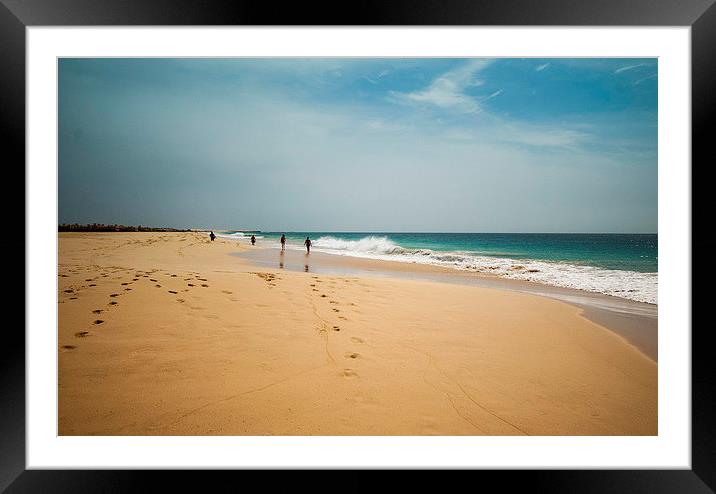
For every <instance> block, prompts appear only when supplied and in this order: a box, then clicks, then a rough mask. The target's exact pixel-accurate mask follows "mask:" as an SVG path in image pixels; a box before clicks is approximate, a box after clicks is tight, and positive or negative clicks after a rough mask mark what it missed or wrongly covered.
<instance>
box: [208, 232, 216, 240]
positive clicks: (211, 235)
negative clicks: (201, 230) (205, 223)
mask: <svg viewBox="0 0 716 494" xmlns="http://www.w3.org/2000/svg"><path fill="white" fill-rule="evenodd" d="M209 238H210V239H211V241H212V242H213V241H214V239H215V238H216V235H214V232H211V233H209Z"/></svg>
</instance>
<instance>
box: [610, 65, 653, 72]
mask: <svg viewBox="0 0 716 494" xmlns="http://www.w3.org/2000/svg"><path fill="white" fill-rule="evenodd" d="M645 65H646V64H645V63H638V64H636V65H626V66H624V67H620V68H618V69H617V70H615V71H614V73H615V74H621V73H622V72H626V71H627V70H632V69H636V68H639V67H644V66H645Z"/></svg>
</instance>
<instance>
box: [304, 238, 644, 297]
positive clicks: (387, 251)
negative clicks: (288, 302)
mask: <svg viewBox="0 0 716 494" xmlns="http://www.w3.org/2000/svg"><path fill="white" fill-rule="evenodd" d="M294 247H297V246H294ZM313 247H314V249H315V250H317V251H321V252H326V253H329V254H337V255H344V256H353V257H365V258H370V259H385V260H391V261H402V262H412V263H420V264H431V265H435V266H446V267H451V268H455V269H460V270H466V271H474V272H480V273H490V274H493V275H496V276H500V277H504V278H511V279H516V280H525V281H533V282H538V283H543V284H547V285H552V286H559V287H565V288H576V289H579V290H585V291H589V292H597V293H603V294H606V295H613V296H616V297H621V298H625V299H629V300H635V301H638V302H647V303H650V304H656V303H657V294H658V293H657V292H658V290H657V287H658V274H657V273H639V272H636V271H621V270H614V269H603V268H597V267H593V266H585V265H578V264H571V263H566V262H552V261H541V260H533V259H509V258H505V257H489V256H484V255H479V254H475V253H471V252H439V251H433V250H429V249H406V248H404V247H401V246H400V245H398V244H396V243H395V242H393V241H391V240H390V239H388V238H387V237H378V236H368V237H363V238H361V239H359V240H344V239H341V238H336V237H331V236H324V237H320V238H318V239H316V240H314V241H313Z"/></svg>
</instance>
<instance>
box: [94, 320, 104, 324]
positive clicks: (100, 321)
mask: <svg viewBox="0 0 716 494" xmlns="http://www.w3.org/2000/svg"><path fill="white" fill-rule="evenodd" d="M103 322H104V321H103V320H102V319H95V321H94V324H102V323H103Z"/></svg>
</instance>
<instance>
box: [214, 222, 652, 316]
mask: <svg viewBox="0 0 716 494" xmlns="http://www.w3.org/2000/svg"><path fill="white" fill-rule="evenodd" d="M282 233H285V235H286V239H287V248H289V249H303V248H304V247H303V241H304V240H305V238H306V236H309V237H310V238H311V241H312V243H313V247H312V248H313V249H314V250H316V251H321V252H326V253H329V254H336V255H343V256H354V257H365V258H370V259H387V260H391V261H402V262H412V263H420V264H432V265H436V266H445V267H451V268H454V269H459V270H463V271H474V272H480V273H490V274H493V275H496V276H500V277H504V278H511V279H518V280H526V281H533V282H538V283H543V284H547V285H553V286H559V287H567V288H576V289H579V290H585V291H589V292H598V293H603V294H606V295H613V296H616V297H621V298H626V299H629V300H635V301H638V302H646V303H650V304H657V292H658V290H657V286H658V235H656V234H581V233H574V234H562V233H390V232H350V233H340V232H263V231H262V232H259V231H256V232H248V231H243V232H238V231H225V232H219V233H218V235H219V236H221V237H224V238H230V239H234V240H236V241H239V242H242V243H243V242H248V239H249V237H250V236H251V235H252V234H254V235H255V236H256V238H257V243H258V244H260V245H271V246H278V245H279V243H278V239H279V237H280V236H281V234H282Z"/></svg>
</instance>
